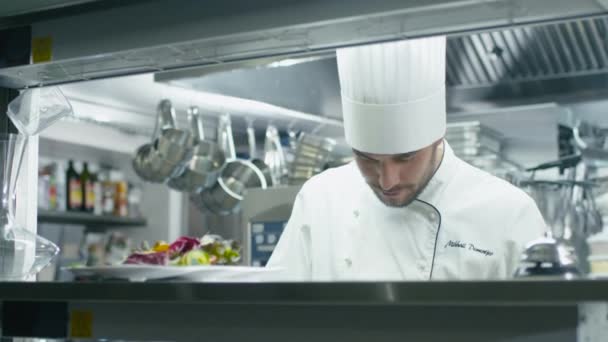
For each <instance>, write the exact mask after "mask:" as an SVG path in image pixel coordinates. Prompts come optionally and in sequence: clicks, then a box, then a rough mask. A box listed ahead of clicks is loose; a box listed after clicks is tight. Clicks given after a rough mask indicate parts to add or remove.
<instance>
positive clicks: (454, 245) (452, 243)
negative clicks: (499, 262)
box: [444, 240, 494, 256]
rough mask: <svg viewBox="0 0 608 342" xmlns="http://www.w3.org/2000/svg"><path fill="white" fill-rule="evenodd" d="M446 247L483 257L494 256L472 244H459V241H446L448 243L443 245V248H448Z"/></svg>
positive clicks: (492, 253) (490, 252)
mask: <svg viewBox="0 0 608 342" xmlns="http://www.w3.org/2000/svg"><path fill="white" fill-rule="evenodd" d="M448 247H452V248H462V249H467V250H469V251H473V252H477V253H481V254H483V255H485V256H492V255H494V252H492V251H489V250H487V249H481V248H477V247H475V245H474V244H472V243H465V242H461V241H459V240H456V241H454V240H450V241H448V243H446V244H445V246H444V248H448Z"/></svg>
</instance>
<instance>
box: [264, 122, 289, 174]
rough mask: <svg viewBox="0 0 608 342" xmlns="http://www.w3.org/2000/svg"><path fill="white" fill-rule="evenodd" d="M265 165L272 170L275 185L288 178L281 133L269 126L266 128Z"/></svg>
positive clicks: (274, 127)
mask: <svg viewBox="0 0 608 342" xmlns="http://www.w3.org/2000/svg"><path fill="white" fill-rule="evenodd" d="M264 163H266V165H267V166H268V168H269V170H270V174H271V176H272V182H273V184H281V183H282V180H283V178H284V177H285V176H287V173H288V171H287V163H286V161H285V154H284V152H283V147H282V146H281V140H280V137H279V131H278V129H277V128H276V126H274V125H268V127H267V128H266V140H265V141H264Z"/></svg>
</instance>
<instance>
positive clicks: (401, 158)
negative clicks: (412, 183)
mask: <svg viewBox="0 0 608 342" xmlns="http://www.w3.org/2000/svg"><path fill="white" fill-rule="evenodd" d="M414 156H415V154H407V155H403V156H399V157H397V161H398V162H408V161H410V160H412V159H414Z"/></svg>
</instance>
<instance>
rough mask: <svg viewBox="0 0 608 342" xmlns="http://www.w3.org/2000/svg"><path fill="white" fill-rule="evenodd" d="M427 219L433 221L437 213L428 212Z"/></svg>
mask: <svg viewBox="0 0 608 342" xmlns="http://www.w3.org/2000/svg"><path fill="white" fill-rule="evenodd" d="M429 219H430V220H431V221H435V220H437V214H436V213H430V214H429Z"/></svg>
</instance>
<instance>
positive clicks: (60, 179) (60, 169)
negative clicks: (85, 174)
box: [55, 160, 67, 211]
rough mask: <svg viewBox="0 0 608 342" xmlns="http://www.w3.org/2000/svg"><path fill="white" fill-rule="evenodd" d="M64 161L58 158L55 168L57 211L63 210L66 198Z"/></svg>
mask: <svg viewBox="0 0 608 342" xmlns="http://www.w3.org/2000/svg"><path fill="white" fill-rule="evenodd" d="M64 163H65V161H61V160H58V161H57V163H56V164H55V165H56V169H55V175H56V178H55V180H56V183H57V208H56V210H58V211H65V210H66V204H67V198H66V192H65V191H66V186H67V185H66V171H65V164H64Z"/></svg>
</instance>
